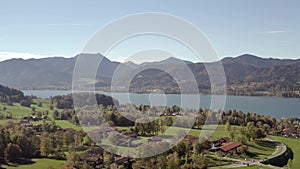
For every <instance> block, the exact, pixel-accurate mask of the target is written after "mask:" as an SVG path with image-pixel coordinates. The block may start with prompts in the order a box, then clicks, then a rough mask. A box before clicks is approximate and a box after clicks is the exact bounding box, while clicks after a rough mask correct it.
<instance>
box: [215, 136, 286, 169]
mask: <svg viewBox="0 0 300 169" xmlns="http://www.w3.org/2000/svg"><path fill="white" fill-rule="evenodd" d="M268 140H270V141H272V142H274V143H275V144H276V146H277V149H276V151H275V152H274V153H273V154H272V155H270V156H268V157H266V158H264V159H259V160H252V161H246V160H239V159H234V158H228V157H220V158H221V159H227V160H231V161H233V164H230V165H225V166H218V167H211V169H217V168H235V167H243V166H250V165H259V166H265V167H269V168H274V169H279V168H280V167H276V166H272V165H266V164H263V162H265V161H267V160H268V159H272V158H275V157H278V156H281V155H282V154H283V153H285V152H286V150H287V147H286V145H285V144H283V143H281V142H279V141H277V140H275V139H273V138H272V137H271V136H269V137H268Z"/></svg>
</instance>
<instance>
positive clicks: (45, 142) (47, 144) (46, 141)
mask: <svg viewBox="0 0 300 169" xmlns="http://www.w3.org/2000/svg"><path fill="white" fill-rule="evenodd" d="M40 151H41V155H42V156H48V155H49V154H51V153H53V145H52V142H51V140H50V138H49V137H48V134H43V135H42V137H41V147H40Z"/></svg>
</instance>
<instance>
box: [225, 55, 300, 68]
mask: <svg viewBox="0 0 300 169" xmlns="http://www.w3.org/2000/svg"><path fill="white" fill-rule="evenodd" d="M294 61H295V60H292V59H274V58H260V57H258V56H255V55H250V54H244V55H241V56H238V57H236V58H232V57H227V58H224V59H222V63H223V64H230V63H238V64H242V65H248V66H253V67H256V68H267V67H270V66H278V65H284V64H289V63H292V62H294Z"/></svg>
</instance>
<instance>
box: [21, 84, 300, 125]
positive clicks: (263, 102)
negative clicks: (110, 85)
mask: <svg viewBox="0 0 300 169" xmlns="http://www.w3.org/2000/svg"><path fill="white" fill-rule="evenodd" d="M23 92H24V94H25V95H36V96H38V97H41V98H49V97H50V96H55V95H64V94H69V93H71V92H72V91H63V90H23ZM99 93H102V94H106V95H111V96H113V97H114V98H116V99H117V100H118V101H119V103H120V104H125V103H129V102H130V103H132V104H145V105H147V104H150V103H151V104H152V105H167V106H173V105H178V106H181V95H180V94H166V95H160V94H154V95H149V94H134V93H107V92H102V91H99ZM128 96H129V99H130V101H129V100H128ZM195 97H200V103H199V104H200V107H202V108H210V106H211V96H210V95H200V96H197V95H185V104H184V105H185V106H186V107H190V108H192V107H193V103H195V100H197V99H195ZM189 103H190V104H189ZM224 109H225V110H229V109H231V110H234V109H235V110H241V111H243V112H258V113H260V114H263V115H270V116H274V117H276V118H277V119H280V118H282V117H298V118H300V99H299V98H277V97H254V96H226V102H225V107H224Z"/></svg>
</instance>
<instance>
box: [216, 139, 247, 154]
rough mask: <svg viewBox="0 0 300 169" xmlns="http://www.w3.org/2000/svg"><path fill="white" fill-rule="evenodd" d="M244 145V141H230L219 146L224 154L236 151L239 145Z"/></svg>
mask: <svg viewBox="0 0 300 169" xmlns="http://www.w3.org/2000/svg"><path fill="white" fill-rule="evenodd" d="M240 146H242V143H240V142H230V143H226V144H224V145H223V146H221V147H220V148H219V151H221V152H222V153H223V154H224V155H226V154H227V153H229V152H231V151H236V150H237V148H238V147H240Z"/></svg>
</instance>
